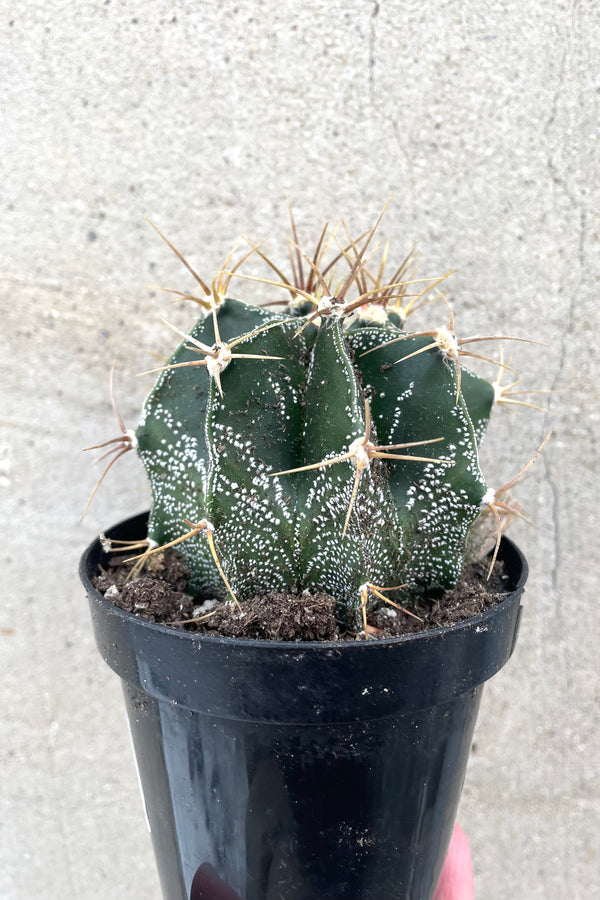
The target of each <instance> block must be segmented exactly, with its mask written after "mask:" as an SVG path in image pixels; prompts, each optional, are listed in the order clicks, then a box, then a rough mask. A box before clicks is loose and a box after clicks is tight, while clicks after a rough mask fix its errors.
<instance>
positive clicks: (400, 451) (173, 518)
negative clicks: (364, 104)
mask: <svg viewBox="0 0 600 900" xmlns="http://www.w3.org/2000/svg"><path fill="white" fill-rule="evenodd" d="M375 227H377V226H375ZM374 232H375V228H373V229H371V230H370V231H369V232H367V233H366V235H365V236H363V238H362V239H361V240H360V241H358V242H357V241H352V240H349V243H348V246H347V247H340V250H339V253H338V254H337V261H338V265H339V264H340V263H341V264H342V265H343V266H345V267H346V276H345V278H344V279H343V281H342V283H341V286H339V287H338V288H337V289H336V290H335V292H334V290H333V288H332V284H333V281H332V274H331V273H332V268H331V267H325V265H324V263H323V258H324V254H325V250H326V240H325V231H324V232H323V233H322V235H321V238H320V241H319V244H318V246H317V251H316V252H315V254H314V256H313V257H311V258H309V257H307V256H305V255H304V254H303V253H302V252H301V251H300V250H299V249H298V248H297V243H296V242H295V241H294V242H292V246H293V253H292V257H291V258H292V264H293V270H294V276H293V278H292V279H291V280H288V279H286V278H284V276H282V274H281V272H280V271H279V269H275V271H276V273H277V276H278V277H277V281H275V280H272V279H267V278H265V279H255V280H257V281H261V282H265V283H267V284H278V285H279V286H280V288H281V289H282V290H284V291H286V292H287V294H289V303H288V304H287V307H286V308H285V310H284V311H273V308H272V305H266V306H265V307H259V306H255V305H249V304H247V303H244V302H242V301H240V300H237V299H233V298H232V297H231V296H230V293H232V291H231V285H232V283H233V280H232V279H233V277H234V276H236V277H237V276H238V275H239V272H238V271H237V266H236V267H234V268H233V269H231V270H227V269H226V268H225V269H224V270H222V271H221V273H220V274H219V276H218V277H217V279H215V282H213V285H212V287H211V288H209V287H208V285H206V284H205V282H204V281H202V280H201V279H200V278H199V277H198V276H197V275H196V274H195V273H194V272H193V270H192V269H191V267H190V266H189V264H188V263H187V262H186V261H185V260H183V261H184V262H185V264H186V265H187V266H188V268H189V269H190V271H191V272H192V274H193V275H194V276H195V277H196V280H197V281H198V283H199V285H200V286H201V288H202V291H203V295H204V296H203V297H202V298H200V299H199V298H192V299H195V300H196V302H197V303H198V304H199V305H200V306H201V307H203V313H202V315H201V317H200V319H199V320H198V321H197V323H196V324H195V325H194V327H193V329H192V330H191V331H190V332H189V334H186V333H183V332H178V333H179V335H180V337H181V338H183V340H182V341H181V343H180V344H179V346H178V347H177V349H176V350H175V352H174V353H173V355H172V356H171V357H170V359H169V360H168V362H167V363H166V365H164V366H162V367H161V368H160V369H159V370H153V371H158V379H157V381H156V384H155V386H154V387H153V388H152V390H151V391H150V394H149V396H148V397H147V399H146V402H145V405H144V409H143V413H142V416H141V420H140V423H139V425H138V427H137V429H136V431H135V435H133V434H132V433H131V432H126V430H125V428H124V426H123V425H122V423H121V422H120V428H121V432H122V435H121V437H120V438H119V439H115V443H116V447H115V448H114V449H115V450H116V451H117V455H120V454H121V453H123V452H125V450H127V449H128V448H129V447H131V446H136V448H137V452H138V454H139V456H140V458H141V459H142V461H143V464H144V466H145V468H146V471H147V474H148V477H149V480H150V484H151V488H152V495H153V504H152V510H151V514H150V520H149V530H148V539H149V547H150V548H155V547H163V546H165V545H167V544H177V545H178V549H180V551H181V553H182V554H183V555H184V557H185V558H186V561H187V563H188V565H189V567H190V570H191V581H190V587H189V589H190V591H191V592H192V593H194V594H195V595H197V596H203V595H204V596H206V595H208V594H210V595H212V596H215V595H217V596H221V597H225V596H227V595H228V594H231V595H233V597H234V599H235V600H236V601H238V602H240V603H243V601H244V600H245V599H246V598H249V597H251V596H253V595H256V594H264V593H267V592H269V591H271V590H279V591H289V592H294V593H298V592H302V591H303V590H305V589H308V590H309V591H316V590H322V591H325V592H326V593H328V594H330V595H332V596H333V597H334V598H335V600H336V616H337V618H338V620H339V621H340V622H341V623H342V624H343V625H344V626H346V627H348V628H351V629H357V628H358V627H360V623H361V617H362V622H363V623H364V624H365V625H366V618H365V607H366V605H367V603H368V604H375V605H378V604H381V603H382V602H386V601H389V602H393V601H391V600H390V598H389V596H386V592H390V593H391V592H392V589H394V593H393V596H395V597H396V600H397V601H398V602H399V603H401V604H402V605H403V606H404V607H410V605H411V603H412V601H413V600H414V599H415V597H418V596H420V595H421V594H422V593H423V592H426V591H431V590H432V589H449V588H452V587H453V586H454V585H455V584H456V582H457V581H458V579H459V578H460V575H461V570H462V565H463V558H464V554H465V546H466V542H467V538H468V534H469V530H470V528H471V526H473V524H474V523H475V522H476V520H477V519H478V517H479V515H480V513H481V510H482V507H485V506H491V507H492V509H493V510H494V511H495V514H496V515H497V509H498V508H499V507H500V508H504V509H505V510H506V509H508V510H509V511H514V512H516V510H513V509H512V508H511V507H507V506H506V504H503V502H502V500H501V498H500V496H499V492H493V491H491V490H490V489H489V488H488V486H487V485H486V481H485V479H484V477H483V474H482V472H481V470H480V467H479V461H478V444H479V443H480V441H481V439H482V437H483V435H484V432H485V429H486V426H487V423H488V420H489V417H490V412H491V409H492V406H493V404H494V402H495V400H496V399H498V394H499V389H495V388H494V385H493V384H490V383H489V382H488V381H486V380H485V379H483V378H481V377H479V376H478V375H475V374H473V373H472V372H470V371H468V370H467V369H466V368H465V367H464V365H462V357H469V356H475V355H477V354H474V353H473V352H472V351H471V350H469V349H467V348H468V347H469V346H470V343H471V342H473V341H479V340H484V339H482V338H470V339H467V340H463V341H459V340H457V339H456V337H455V336H454V328H453V317H452V312H451V311H450V312H449V315H450V324H449V327H441V328H438V329H435V330H430V331H417V332H411V331H409V330H407V322H406V315H407V313H408V312H411V311H412V310H413V308H414V307H415V306H418V305H419V303H416V302H415V301H416V300H417V299H418V300H419V301H420V303H423V300H424V299H425V298H431V297H437V298H438V299H440V300H441V301H443V302H444V303H445V304H446V306H448V303H447V301H446V300H445V298H444V297H443V295H442V294H441V292H440V291H439V287H438V285H439V283H440V281H441V279H429V280H428V279H420V280H418V281H417V280H416V279H411V278H410V272H409V264H410V262H411V259H412V258H411V257H410V256H409V258H407V260H405V261H404V263H403V264H402V265H401V266H400V268H399V269H398V271H397V272H396V274H395V276H394V277H393V278H392V280H391V283H390V284H387V283H385V281H384V278H383V266H382V267H381V268H380V270H379V273H378V275H377V276H373V275H372V274H371V273H370V272H369V268H368V266H369V262H368V259H367V251H368V249H369V247H370V245H371V242H372V238H373V235H374ZM294 238H297V235H296V233H295V229H294ZM167 243H168V242H167ZM170 246H171V245H170ZM172 249H174V248H172ZM252 251H254V252H256V253H258V255H259V256H261V257H263V259H266V257H265V256H264V254H263V253H262V252H261V251H260V249H259V248H252V249H251V251H250V252H252ZM175 252H176V253H177V251H175ZM177 255H178V256H180V254H179V253H177ZM247 255H249V254H247ZM385 255H387V247H386V249H385V251H384V256H385ZM180 258H181V259H183V257H180ZM228 263H229V260H228V262H227V263H226V266H227V264H228ZM273 268H275V267H274V266H273ZM306 270H307V271H308V275H307V276H306V275H305V271H306ZM410 285H414V288H413V290H414V291H415V293H414V294H413V295H412V296H411V295H409V293H408V292H409V290H410ZM265 289H266V288H265ZM352 292H353V293H355V294H356V293H357V294H358V296H355V297H353V298H351V293H352ZM175 330H177V329H175ZM499 365H500V366H501V368H502V371H504V370H505V367H504V364H503V363H499ZM512 386H513V385H511V387H512ZM505 399H506V401H507V402H510V401H509V399H508V398H505ZM512 402H519V401H514V400H513V401H512ZM206 538H208V540H207V539H206ZM149 552H151V550H147V551H146V553H145V554H144V556H147V554H148V553H149Z"/></svg>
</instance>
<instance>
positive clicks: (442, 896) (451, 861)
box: [433, 825, 475, 900]
mask: <svg viewBox="0 0 600 900" xmlns="http://www.w3.org/2000/svg"><path fill="white" fill-rule="evenodd" d="M474 896H475V894H474V888H473V865H472V863H471V851H470V849H469V842H468V840H467V837H466V835H465V833H464V831H463V830H462V828H461V827H460V825H455V826H454V831H453V832H452V838H451V840H450V846H449V847H448V853H447V854H446V859H445V860H444V865H443V866H442V871H441V872H440V878H439V881H438V883H437V887H436V889H435V894H434V895H433V900H473V898H474Z"/></svg>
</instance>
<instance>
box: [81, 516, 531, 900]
mask: <svg viewBox="0 0 600 900" xmlns="http://www.w3.org/2000/svg"><path fill="white" fill-rule="evenodd" d="M145 525H146V516H145V515H141V516H137V517H135V518H132V519H129V520H127V521H126V522H123V523H121V524H120V525H118V526H116V527H115V528H113V529H112V531H110V532H109V536H112V537H115V538H120V539H132V538H137V537H140V536H144V535H145V533H146V532H145ZM501 555H502V558H503V560H504V563H505V566H506V569H507V571H508V573H509V574H510V578H511V585H510V586H511V588H512V593H511V594H509V595H507V598H506V600H504V601H503V602H502V603H501V604H499V605H498V606H496V607H494V608H493V609H490V610H488V611H487V612H484V613H482V614H481V615H479V616H477V617H475V618H473V619H470V620H469V621H468V622H464V623H461V624H459V625H456V626H453V627H452V628H447V629H439V630H436V631H429V632H426V633H422V634H418V635H409V636H406V637H404V638H396V639H393V640H383V641H369V642H357V643H348V644H345V643H340V644H336V643H320V644H317V643H292V644H289V643H274V642H269V641H242V640H235V639H230V638H218V637H202V636H197V635H191V634H188V633H185V632H182V631H179V630H177V629H172V628H171V629H169V628H168V627H165V626H161V625H153V624H149V623H148V622H145V621H143V620H142V619H138V618H136V617H135V616H133V615H130V614H128V613H125V612H122V611H121V610H119V609H116V608H115V607H114V606H112V605H111V604H110V603H109V602H107V601H105V600H104V599H103V598H102V596H101V595H100V594H99V593H98V592H97V591H96V590H95V588H94V587H93V586H92V584H91V581H90V577H91V576H92V575H93V573H94V571H95V570H96V567H97V565H98V563H99V562H101V561H102V559H103V552H102V548H101V546H100V543H99V542H98V541H96V542H94V543H93V544H92V545H91V546H90V547H89V548H88V550H87V551H86V553H85V554H84V556H83V557H82V561H81V577H82V580H83V583H84V585H85V588H86V590H87V593H88V596H89V601H90V608H91V612H92V619H93V624H94V630H95V634H96V640H97V643H98V647H99V649H100V652H101V653H102V655H103V657H104V659H105V660H106V662H107V663H108V664H109V665H110V666H111V667H112V668H113V669H114V671H115V672H117V674H118V675H120V676H121V678H122V679H123V687H124V692H125V700H126V704H127V711H128V714H129V720H130V722H131V730H132V734H133V741H134V746H135V752H136V756H137V762H138V767H139V770H140V776H141V781H142V786H143V791H144V797H145V803H146V809H147V813H148V819H149V823H150V827H151V832H152V840H153V843H154V850H155V853H156V858H157V863H158V869H159V873H160V878H161V883H162V887H163V892H164V896H165V900H188V898H189V897H190V891H191V890H192V882H193V881H194V875H195V874H196V873H197V875H196V879H195V882H194V887H193V893H192V898H193V900H203V898H206V900H220V898H221V897H222V898H223V900H230V898H233V897H235V896H236V895H237V896H239V898H241V900H430V898H431V895H432V893H433V890H434V887H435V884H436V881H437V877H438V874H439V871H440V868H441V865H442V861H443V859H444V855H445V852H446V848H447V846H448V842H449V839H450V835H451V831H452V826H453V823H454V819H455V816H456V810H457V806H458V801H459V798H460V793H461V789H462V784H463V779H464V774H465V768H466V764H467V759H468V756H469V751H470V746H471V738H472V733H473V728H474V724H475V719H476V716H477V710H478V706H479V701H480V698H481V691H482V685H483V682H485V681H486V680H487V679H488V678H491V676H492V675H494V674H495V672H497V671H498V669H500V668H501V667H502V666H503V665H504V663H505V662H506V661H507V660H508V658H509V657H510V655H511V653H512V650H513V647H514V644H515V640H516V636H517V631H518V625H519V617H520V602H519V601H520V598H521V595H522V593H523V585H524V583H525V580H526V577H527V564H526V562H525V560H524V558H523V556H522V555H521V553H520V552H519V550H518V549H517V548H516V547H515V545H514V544H512V543H511V542H510V541H508V540H507V539H505V538H504V539H503V541H502V546H501ZM211 879H212V880H211ZM219 879H220V880H221V881H222V882H224V883H225V885H227V886H228V887H227V888H218V887H216V886H215V885H216V884H217V883H218V882H219ZM210 885H212V887H211V886H210Z"/></svg>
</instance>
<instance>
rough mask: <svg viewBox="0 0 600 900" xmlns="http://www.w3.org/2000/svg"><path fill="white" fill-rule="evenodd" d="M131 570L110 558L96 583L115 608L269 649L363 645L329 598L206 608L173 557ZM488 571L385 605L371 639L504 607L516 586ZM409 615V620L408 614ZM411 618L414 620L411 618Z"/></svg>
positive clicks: (479, 568)
mask: <svg viewBox="0 0 600 900" xmlns="http://www.w3.org/2000/svg"><path fill="white" fill-rule="evenodd" d="M130 573H131V563H126V562H125V560H124V557H122V556H121V557H119V556H112V557H110V558H109V561H108V563H107V565H106V566H105V567H104V568H102V569H100V570H99V573H98V575H97V576H96V578H95V579H94V580H93V581H94V585H95V586H96V588H97V589H98V590H99V591H100V592H101V593H102V594H103V595H104V596H105V598H106V599H107V600H110V601H111V602H112V603H114V604H115V606H118V607H120V608H121V609H124V610H127V612H130V613H134V614H135V615H138V616H142V617H143V618H145V619H147V620H149V621H150V622H161V623H164V624H168V625H173V626H176V627H181V628H183V629H185V630H186V631H192V632H196V633H201V634H213V635H214V634H220V635H225V636H227V637H237V638H248V639H255V640H256V639H258V640H271V641H334V640H346V641H355V640H364V639H365V635H364V633H362V632H359V633H357V632H348V631H343V630H341V627H340V625H339V623H338V622H337V621H336V619H335V616H334V608H335V600H334V598H333V597H331V596H329V595H328V594H324V593H319V592H309V591H304V593H302V594H289V593H286V594H282V593H279V592H277V591H271V592H270V593H269V594H266V595H265V596H262V597H253V598H251V599H249V600H245V601H244V602H243V604H242V605H241V607H238V606H237V605H236V604H235V603H233V602H228V603H227V602H224V601H221V600H204V601H203V602H200V601H199V600H197V599H194V598H193V597H191V596H189V594H187V593H186V587H187V581H188V577H189V570H188V568H187V567H186V565H185V563H184V561H183V559H182V557H181V556H180V555H179V554H178V553H177V552H176V551H175V550H166V551H164V552H163V553H157V554H155V555H154V556H152V557H151V558H150V560H149V563H148V565H147V566H146V568H145V570H144V572H143V574H141V575H138V576H137V577H136V578H135V579H133V578H131V579H130V580H128V577H129V576H130ZM487 574H488V564H487V563H486V562H479V563H475V564H473V565H471V566H469V567H468V568H467V569H466V570H465V572H464V574H463V577H462V579H461V581H460V582H459V584H458V585H457V587H456V588H454V590H452V591H447V592H446V593H444V594H441V595H435V596H429V597H424V598H422V599H421V600H420V601H419V602H418V603H417V604H415V605H414V606H411V608H410V611H407V612H404V611H402V610H401V609H397V608H395V607H394V606H392V605H391V604H387V603H384V604H382V605H381V607H380V608H379V609H374V610H371V611H369V613H368V616H367V622H368V631H369V638H387V637H395V636H398V635H402V634H410V633H414V632H418V631H427V630H429V629H431V628H439V627H441V626H448V625H454V624H456V623H457V622H461V621H463V620H465V619H470V618H471V617H472V616H475V615H477V614H478V613H481V612H483V610H485V609H486V608H487V607H490V606H494V605H496V604H497V603H500V602H501V601H502V600H503V599H504V597H505V596H506V592H507V590H509V589H510V585H507V580H508V576H506V575H505V574H504V567H503V564H502V562H497V563H496V566H495V567H494V571H493V573H492V575H491V578H490V579H489V580H487ZM409 613H410V614H409ZM411 614H412V615H411Z"/></svg>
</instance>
